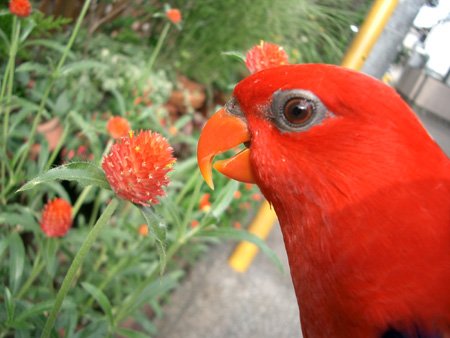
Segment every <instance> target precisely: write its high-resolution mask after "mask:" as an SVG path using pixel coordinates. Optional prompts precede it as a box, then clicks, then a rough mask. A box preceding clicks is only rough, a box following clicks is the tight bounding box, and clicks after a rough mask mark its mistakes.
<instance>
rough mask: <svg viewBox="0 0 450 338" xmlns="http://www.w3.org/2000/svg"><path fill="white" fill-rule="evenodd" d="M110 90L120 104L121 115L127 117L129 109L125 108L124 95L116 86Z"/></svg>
mask: <svg viewBox="0 0 450 338" xmlns="http://www.w3.org/2000/svg"><path fill="white" fill-rule="evenodd" d="M110 92H111V93H112V94H113V95H114V97H115V98H116V100H117V103H118V104H119V110H120V115H122V116H123V117H125V115H126V113H127V109H126V108H125V99H124V98H123V95H122V94H121V93H120V92H119V91H118V90H117V89H115V88H113V89H111V90H110Z"/></svg>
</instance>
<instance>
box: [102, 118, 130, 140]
mask: <svg viewBox="0 0 450 338" xmlns="http://www.w3.org/2000/svg"><path fill="white" fill-rule="evenodd" d="M106 129H107V130H108V132H109V134H110V135H111V137H112V138H114V139H116V140H118V139H120V138H121V137H122V136H126V135H127V134H128V132H129V131H130V123H129V122H128V121H127V120H126V119H124V118H123V117H120V116H115V117H111V118H110V119H109V121H108V125H107V126H106Z"/></svg>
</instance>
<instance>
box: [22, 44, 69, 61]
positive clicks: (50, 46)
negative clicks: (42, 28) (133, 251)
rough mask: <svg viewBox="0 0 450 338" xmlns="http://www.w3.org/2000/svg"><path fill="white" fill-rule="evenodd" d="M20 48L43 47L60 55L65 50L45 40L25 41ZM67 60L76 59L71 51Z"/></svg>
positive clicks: (60, 45)
mask: <svg viewBox="0 0 450 338" xmlns="http://www.w3.org/2000/svg"><path fill="white" fill-rule="evenodd" d="M22 46H24V47H25V46H44V47H47V48H50V49H53V50H56V51H58V52H60V53H61V54H63V53H64V51H65V50H66V46H65V45H63V44H61V43H59V42H57V41H54V40H47V39H33V40H27V41H26V42H24V43H23V45H22ZM67 58H69V59H72V60H74V59H75V58H76V56H75V53H74V52H72V51H69V52H68V54H67Z"/></svg>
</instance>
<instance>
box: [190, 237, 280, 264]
mask: <svg viewBox="0 0 450 338" xmlns="http://www.w3.org/2000/svg"><path fill="white" fill-rule="evenodd" d="M197 236H199V237H219V238H226V239H233V240H236V241H246V242H250V243H253V244H255V245H256V246H257V247H258V248H259V249H260V250H261V251H262V252H264V253H265V254H266V256H267V257H269V258H270V260H271V261H272V262H273V263H275V265H276V266H277V267H278V269H280V271H281V272H284V269H283V266H282V265H281V262H280V260H279V258H278V256H277V255H276V253H275V252H274V251H273V250H272V249H271V248H269V246H268V245H267V244H266V242H264V241H263V240H262V239H261V238H259V237H258V236H256V235H254V234H252V233H249V232H247V231H245V230H238V229H234V228H221V229H208V230H202V231H200V232H199V233H198V235H197Z"/></svg>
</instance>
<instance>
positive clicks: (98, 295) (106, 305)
mask: <svg viewBox="0 0 450 338" xmlns="http://www.w3.org/2000/svg"><path fill="white" fill-rule="evenodd" d="M81 285H82V286H83V288H84V289H85V290H86V291H87V292H89V293H90V294H91V296H92V297H94V299H95V300H96V301H97V303H98V304H99V305H100V306H101V307H102V309H103V311H104V312H105V314H106V315H107V316H108V319H109V322H110V324H111V326H114V317H113V314H112V309H111V303H110V302H109V300H108V298H107V297H106V295H105V294H104V293H103V292H102V291H101V290H100V289H99V288H97V287H96V286H95V285H92V284H90V283H87V282H84V283H81Z"/></svg>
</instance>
